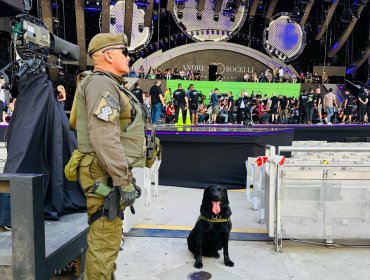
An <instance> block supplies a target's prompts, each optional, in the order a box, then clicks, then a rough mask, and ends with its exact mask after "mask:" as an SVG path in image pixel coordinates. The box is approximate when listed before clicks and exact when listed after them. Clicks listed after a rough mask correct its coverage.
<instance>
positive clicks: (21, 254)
mask: <svg viewBox="0 0 370 280" xmlns="http://www.w3.org/2000/svg"><path fill="white" fill-rule="evenodd" d="M43 182H44V178H43V175H29V174H0V192H1V193H9V192H10V196H11V214H12V224H11V226H12V231H11V232H0V244H1V246H0V275H1V279H14V280H15V279H35V280H44V279H45V280H46V279H50V277H51V276H53V275H54V274H55V272H56V271H59V270H61V269H62V268H63V267H65V266H66V265H67V264H68V263H70V262H71V261H73V260H77V266H76V267H77V272H76V274H77V275H80V274H81V273H82V272H83V270H84V259H85V254H86V250H87V232H88V224H87V222H86V221H87V215H86V213H75V214H70V215H64V216H62V217H61V218H60V221H44V185H43Z"/></svg>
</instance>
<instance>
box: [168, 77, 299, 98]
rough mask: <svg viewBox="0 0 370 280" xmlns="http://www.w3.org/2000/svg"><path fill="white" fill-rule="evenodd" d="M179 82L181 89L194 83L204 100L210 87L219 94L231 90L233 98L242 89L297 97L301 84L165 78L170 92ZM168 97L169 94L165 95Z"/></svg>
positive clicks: (207, 96) (208, 95) (263, 93)
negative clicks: (216, 89) (217, 90)
mask: <svg viewBox="0 0 370 280" xmlns="http://www.w3.org/2000/svg"><path fill="white" fill-rule="evenodd" d="M179 83H181V84H182V87H183V89H185V91H186V90H187V88H188V86H189V85H190V84H194V88H195V89H196V90H198V91H201V93H202V94H203V95H205V96H206V100H209V97H210V92H211V90H212V89H215V88H218V89H219V92H220V94H222V93H227V92H228V91H231V92H232V93H233V96H234V99H236V98H238V97H239V96H240V93H241V91H242V90H246V91H247V92H248V93H249V95H250V94H251V92H252V90H254V92H255V94H257V92H258V91H260V92H261V94H262V96H263V95H265V94H267V95H268V96H271V94H272V93H273V92H274V93H275V95H277V96H278V95H285V96H287V97H298V96H299V94H300V90H301V84H291V83H241V82H210V81H186V80H184V81H180V80H167V85H166V87H167V89H171V92H174V90H176V89H177V86H178V84H179ZM166 98H167V99H169V96H166Z"/></svg>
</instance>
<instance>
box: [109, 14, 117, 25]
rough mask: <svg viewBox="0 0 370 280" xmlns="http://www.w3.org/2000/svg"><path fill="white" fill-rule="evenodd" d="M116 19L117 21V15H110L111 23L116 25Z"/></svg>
mask: <svg viewBox="0 0 370 280" xmlns="http://www.w3.org/2000/svg"><path fill="white" fill-rule="evenodd" d="M116 21H117V19H116V16H115V15H111V16H110V24H112V25H115V24H116Z"/></svg>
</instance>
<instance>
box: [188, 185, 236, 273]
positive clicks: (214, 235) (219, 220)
mask: <svg viewBox="0 0 370 280" xmlns="http://www.w3.org/2000/svg"><path fill="white" fill-rule="evenodd" d="M230 216H231V210H230V207H229V199H228V197H227V189H226V188H224V187H221V186H218V185H210V186H208V187H207V188H206V189H205V190H204V193H203V201H202V205H201V206H200V216H199V218H198V221H197V223H196V224H195V227H194V228H193V230H192V231H191V232H190V234H189V236H188V248H189V251H191V252H192V253H193V254H194V258H195V264H194V267H196V268H202V267H203V263H202V255H203V256H206V257H214V258H219V257H220V255H219V254H218V250H221V249H223V252H224V263H225V265H227V266H234V263H233V262H232V261H231V260H230V258H229V237H230V231H231V227H232V224H231V221H230Z"/></svg>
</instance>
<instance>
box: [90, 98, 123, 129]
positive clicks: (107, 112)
mask: <svg viewBox="0 0 370 280" xmlns="http://www.w3.org/2000/svg"><path fill="white" fill-rule="evenodd" d="M119 112H120V106H119V102H118V99H117V98H116V97H115V96H114V95H113V94H112V93H110V92H106V93H105V94H104V96H103V97H102V98H101V100H100V101H99V104H98V107H97V108H96V110H95V113H94V115H95V116H96V117H97V118H98V119H101V120H102V121H106V122H108V121H109V122H114V120H115V119H116V118H117V117H118V115H119Z"/></svg>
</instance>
